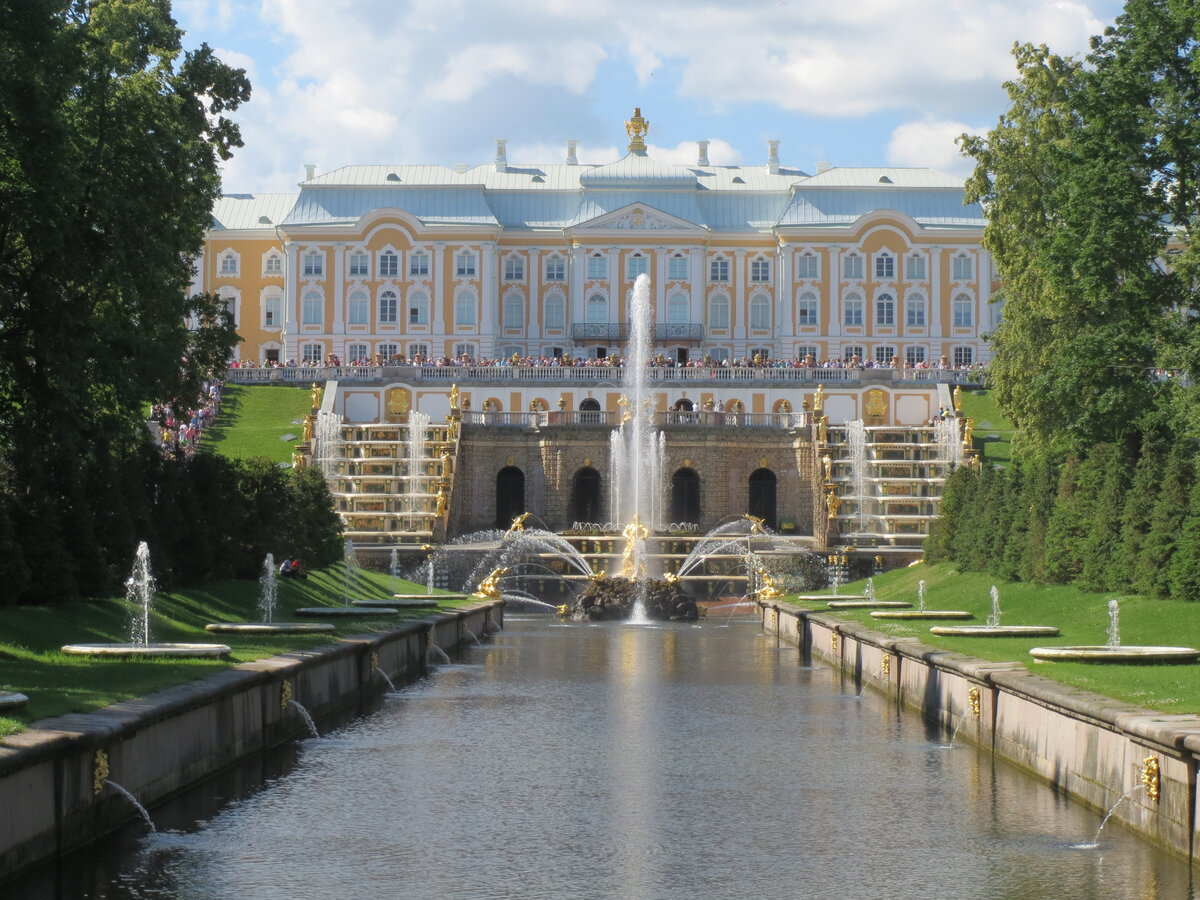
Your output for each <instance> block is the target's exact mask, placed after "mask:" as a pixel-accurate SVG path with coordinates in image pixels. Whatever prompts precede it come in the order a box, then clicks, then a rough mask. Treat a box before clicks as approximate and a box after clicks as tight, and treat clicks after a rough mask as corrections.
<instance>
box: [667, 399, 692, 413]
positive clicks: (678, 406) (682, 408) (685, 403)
mask: <svg viewBox="0 0 1200 900" xmlns="http://www.w3.org/2000/svg"><path fill="white" fill-rule="evenodd" d="M671 409H673V410H675V411H676V412H694V411H695V409H696V404H695V402H694V401H692V400H689V399H688V398H687V397H680V398H679V399H678V400H676V401H675V405H674V406H672V407H671Z"/></svg>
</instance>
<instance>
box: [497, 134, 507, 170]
mask: <svg viewBox="0 0 1200 900" xmlns="http://www.w3.org/2000/svg"><path fill="white" fill-rule="evenodd" d="M496 171H497V172H507V171H508V141H502V140H500V139H499V138H497V139H496Z"/></svg>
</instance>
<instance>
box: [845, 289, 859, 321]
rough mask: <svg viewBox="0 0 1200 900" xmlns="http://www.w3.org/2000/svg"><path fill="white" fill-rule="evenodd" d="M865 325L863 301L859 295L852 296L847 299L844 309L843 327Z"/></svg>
mask: <svg viewBox="0 0 1200 900" xmlns="http://www.w3.org/2000/svg"><path fill="white" fill-rule="evenodd" d="M862 323H863V301H862V297H860V296H858V294H851V295H850V296H848V297H847V298H846V302H845V304H844V306H843V308H842V324H843V325H862Z"/></svg>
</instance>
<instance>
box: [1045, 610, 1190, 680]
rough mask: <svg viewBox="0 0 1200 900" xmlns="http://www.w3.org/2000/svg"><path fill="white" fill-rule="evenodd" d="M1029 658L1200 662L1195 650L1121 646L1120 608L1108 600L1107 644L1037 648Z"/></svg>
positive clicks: (1078, 660)
mask: <svg viewBox="0 0 1200 900" xmlns="http://www.w3.org/2000/svg"><path fill="white" fill-rule="evenodd" d="M1029 655H1030V656H1032V657H1033V658H1034V659H1040V660H1062V661H1067V660H1072V661H1076V662H1101V663H1103V662H1107V663H1132V664H1137V663H1190V662H1195V661H1196V660H1197V659H1200V650H1197V649H1195V648H1194V647H1154V646H1131V645H1128V644H1122V643H1121V605H1120V601H1118V600H1117V599H1116V598H1115V597H1113V598H1111V599H1110V600H1109V601H1108V643H1106V644H1104V645H1102V646H1088V645H1082V646H1074V647H1070V646H1067V647H1034V648H1033V649H1032V650H1030V651H1029Z"/></svg>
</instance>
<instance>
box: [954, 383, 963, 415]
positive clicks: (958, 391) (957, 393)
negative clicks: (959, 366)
mask: <svg viewBox="0 0 1200 900" xmlns="http://www.w3.org/2000/svg"><path fill="white" fill-rule="evenodd" d="M951 398H952V399H953V401H954V411H955V412H956V413H960V412H962V385H961V384H956V385H955V386H954V393H953V394H951Z"/></svg>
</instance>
